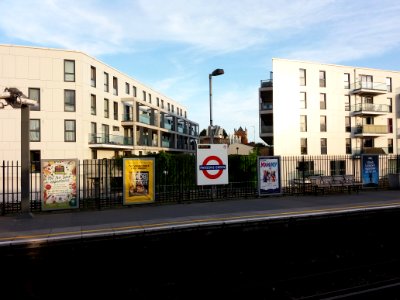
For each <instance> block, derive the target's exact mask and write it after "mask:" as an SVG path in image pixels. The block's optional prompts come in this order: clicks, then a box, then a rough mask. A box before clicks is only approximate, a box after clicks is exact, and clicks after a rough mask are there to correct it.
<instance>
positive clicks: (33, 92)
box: [28, 88, 40, 110]
mask: <svg viewBox="0 0 400 300" xmlns="http://www.w3.org/2000/svg"><path fill="white" fill-rule="evenodd" d="M28 98H29V99H32V100H36V104H35V105H33V106H31V108H30V109H31V110H40V89H39V88H29V89H28Z"/></svg>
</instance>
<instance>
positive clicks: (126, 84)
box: [125, 82, 130, 95]
mask: <svg viewBox="0 0 400 300" xmlns="http://www.w3.org/2000/svg"><path fill="white" fill-rule="evenodd" d="M129 93H130V87H129V83H127V82H125V94H127V95H129Z"/></svg>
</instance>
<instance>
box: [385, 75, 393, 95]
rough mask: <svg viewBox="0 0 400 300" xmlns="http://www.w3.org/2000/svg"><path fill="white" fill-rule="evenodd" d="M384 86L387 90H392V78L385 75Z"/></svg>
mask: <svg viewBox="0 0 400 300" xmlns="http://www.w3.org/2000/svg"><path fill="white" fill-rule="evenodd" d="M386 87H387V91H388V92H392V78H391V77H386Z"/></svg>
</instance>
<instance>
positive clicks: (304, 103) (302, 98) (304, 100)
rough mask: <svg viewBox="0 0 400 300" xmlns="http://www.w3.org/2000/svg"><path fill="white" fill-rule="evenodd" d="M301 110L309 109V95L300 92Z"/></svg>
mask: <svg viewBox="0 0 400 300" xmlns="http://www.w3.org/2000/svg"><path fill="white" fill-rule="evenodd" d="M300 108H307V95H306V93H305V92H300Z"/></svg>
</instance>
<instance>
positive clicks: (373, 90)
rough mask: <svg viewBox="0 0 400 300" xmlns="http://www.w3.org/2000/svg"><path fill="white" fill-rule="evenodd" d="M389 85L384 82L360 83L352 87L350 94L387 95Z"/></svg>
mask: <svg viewBox="0 0 400 300" xmlns="http://www.w3.org/2000/svg"><path fill="white" fill-rule="evenodd" d="M387 89H388V88H387V85H386V83H382V82H369V81H358V82H355V83H353V84H352V85H351V87H350V93H351V94H353V95H360V96H362V95H372V96H374V95H383V94H386V93H387Z"/></svg>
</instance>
